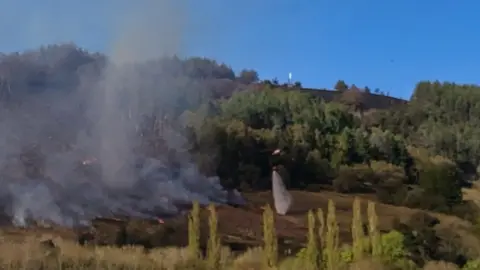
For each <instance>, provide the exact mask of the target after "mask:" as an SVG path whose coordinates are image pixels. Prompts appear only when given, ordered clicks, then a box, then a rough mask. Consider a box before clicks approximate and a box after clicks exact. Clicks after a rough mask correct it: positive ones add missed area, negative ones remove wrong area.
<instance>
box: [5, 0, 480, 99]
mask: <svg viewBox="0 0 480 270" xmlns="http://www.w3.org/2000/svg"><path fill="white" fill-rule="evenodd" d="M157 1H165V2H166V1H167V0H157ZM179 1H180V0H179ZM181 1H183V2H185V3H183V6H182V8H181V10H182V13H181V15H180V13H178V14H176V13H175V14H169V13H173V12H172V11H171V10H170V11H167V12H166V13H167V15H165V16H171V17H172V18H169V19H168V20H166V24H168V23H170V22H172V23H175V24H178V23H179V21H180V22H182V23H181V27H180V26H178V25H176V26H175V27H178V33H177V35H179V36H181V39H180V38H179V37H175V38H177V39H179V40H181V42H180V45H179V46H178V47H179V50H180V53H181V54H183V55H198V56H207V57H212V58H215V59H217V60H218V61H220V62H225V63H227V64H228V65H231V66H232V67H233V68H234V69H235V70H239V69H242V68H253V69H256V70H257V71H258V72H259V73H260V76H261V77H262V78H265V79H270V78H274V77H277V78H278V79H279V80H280V81H285V80H286V79H287V76H288V73H289V72H292V73H293V79H294V80H299V81H301V82H302V83H303V85H304V86H307V87H319V88H331V87H332V86H333V85H334V84H335V82H336V81H337V80H338V79H343V80H345V81H346V82H347V83H355V84H356V85H357V86H360V87H362V86H365V85H367V86H369V87H370V88H372V89H374V88H380V89H381V90H383V91H385V92H389V93H390V95H392V96H397V97H402V98H409V97H410V95H411V91H412V90H413V88H414V86H415V83H416V82H418V81H420V80H424V79H430V80H434V79H439V80H442V81H443V80H448V81H455V82H459V83H476V84H480V71H479V68H478V67H479V63H480V46H479V44H480V28H479V27H480V1H474V0H461V1H453V0H295V1H294V0H255V1H254V0H223V1H222V0H181ZM147 2H149V1H148V0H131V1H129V0H82V1H66V0H41V1H40V0H1V9H0V35H1V36H2V41H1V42H0V51H2V52H11V51H19V50H20V51H21V50H25V49H30V48H35V47H38V46H40V45H42V44H50V43H56V42H66V41H73V42H75V43H76V44H77V45H79V46H81V47H84V48H86V49H88V50H92V51H102V52H107V53H108V52H109V51H110V48H111V46H112V44H113V43H114V42H115V40H116V37H117V35H118V32H119V29H121V28H120V27H119V22H122V21H123V18H131V16H130V13H131V12H132V10H133V9H136V10H137V11H140V13H142V12H143V11H145V12H147V11H148V12H149V14H157V11H156V10H155V7H157V6H155V5H152V4H148V3H147ZM158 14H160V15H161V14H165V12H163V13H162V11H158ZM177 15H178V16H177ZM146 16H147V15H146ZM149 16H152V15H149ZM176 16H177V17H179V18H176ZM174 17H175V18H174ZM125 20H127V19H125ZM173 21H174V22H173ZM164 22H165V20H164ZM180 28H181V30H180ZM152 29H154V28H152ZM152 29H150V30H152ZM474 64H475V65H474Z"/></svg>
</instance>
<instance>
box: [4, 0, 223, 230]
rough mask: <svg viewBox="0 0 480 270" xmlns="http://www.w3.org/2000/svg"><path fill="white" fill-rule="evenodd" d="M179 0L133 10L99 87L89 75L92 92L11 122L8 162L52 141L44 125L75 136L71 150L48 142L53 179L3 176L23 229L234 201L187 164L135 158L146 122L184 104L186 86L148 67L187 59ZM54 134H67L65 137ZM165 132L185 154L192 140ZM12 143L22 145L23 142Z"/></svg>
mask: <svg viewBox="0 0 480 270" xmlns="http://www.w3.org/2000/svg"><path fill="white" fill-rule="evenodd" d="M135 2H137V1H135ZM175 2H176V1H138V4H137V5H136V6H135V5H134V7H132V8H130V9H128V10H129V11H131V13H129V14H122V16H121V17H122V20H121V21H122V23H120V24H118V29H116V30H118V32H117V33H118V36H117V38H116V39H115V41H114V42H113V43H112V45H111V50H110V52H109V59H108V60H107V64H106V66H105V67H104V68H103V70H102V74H101V79H100V81H95V82H93V83H92V82H91V77H88V76H87V77H86V78H82V77H81V83H80V85H81V87H79V88H82V87H84V88H89V89H90V91H88V92H82V91H79V92H78V93H77V94H75V95H72V96H70V98H64V97H59V96H54V97H49V98H48V106H43V105H42V104H46V103H42V102H39V103H38V104H40V105H39V107H38V108H35V109H28V108H20V109H19V111H17V112H14V113H12V114H11V115H9V117H5V115H3V116H4V118H3V119H1V120H2V122H1V123H0V125H1V127H0V133H2V134H1V135H2V136H0V141H1V145H0V147H1V148H2V149H0V150H2V153H0V154H2V155H3V154H4V153H13V154H16V153H18V152H19V151H20V149H21V147H22V145H23V144H25V143H28V142H30V141H32V142H38V141H42V140H43V139H45V138H48V137H49V136H50V135H47V134H49V133H51V131H49V132H46V128H45V127H47V126H49V125H50V124H53V126H55V127H57V126H56V124H55V123H57V122H58V121H59V120H62V122H65V123H66V124H65V126H64V127H63V130H62V132H66V133H67V134H70V135H71V133H75V134H74V136H73V137H76V144H75V146H74V147H72V149H69V150H67V151H55V150H52V149H50V148H49V147H44V144H42V148H41V150H42V152H43V154H44V156H45V160H46V162H45V175H46V177H41V176H34V177H25V176H23V177H20V178H22V179H16V178H11V177H2V178H1V179H0V181H1V184H2V188H3V189H2V190H0V197H1V198H0V199H1V201H6V200H8V201H9V207H8V208H9V209H7V212H9V214H10V215H11V216H12V217H13V219H14V222H15V223H16V224H18V225H25V224H26V219H28V218H33V219H35V220H47V221H51V222H54V223H58V224H61V225H68V226H73V225H76V224H80V223H85V222H88V221H89V220H90V219H92V218H94V217H96V216H111V215H118V214H120V215H129V216H136V217H153V216H155V215H158V214H159V213H164V214H178V213H179V212H180V210H181V209H179V208H178V207H177V206H178V205H181V204H182V203H188V202H191V201H193V200H196V201H199V202H200V203H201V204H207V203H209V202H218V203H225V202H227V192H226V191H224V190H223V189H222V187H221V186H220V184H219V179H218V178H216V177H213V178H207V177H204V176H202V175H201V174H200V173H199V171H198V169H197V168H196V166H195V165H194V164H192V163H191V161H190V160H189V159H188V157H185V158H184V159H182V160H181V161H182V162H181V166H180V168H178V172H176V173H175V174H174V173H173V172H172V169H171V168H169V167H168V165H166V163H165V162H163V161H161V160H155V159H150V158H146V157H138V156H136V155H135V153H134V151H133V149H134V148H135V131H136V129H137V127H138V125H139V122H140V119H141V117H142V115H149V114H154V113H155V111H154V108H155V107H158V104H168V103H172V102H174V101H175V100H172V99H171V96H174V95H173V93H174V92H175V91H176V90H178V89H176V88H175V87H173V85H172V84H170V83H168V82H169V78H165V77H162V78H161V81H160V82H159V81H158V78H157V76H156V74H151V73H149V72H148V68H145V65H146V63H147V62H149V61H156V60H157V59H158V58H160V57H164V56H169V55H173V54H175V53H178V49H179V47H180V45H181V39H182V32H183V27H184V23H185V17H184V14H183V13H182V12H181V11H182V10H181V6H178V5H176V4H174V3H175ZM130 3H133V2H130ZM112 8H113V7H112ZM163 68H167V69H168V67H163ZM152 85H154V86H156V87H151V86H152ZM186 85H188V84H186ZM78 100H82V101H83V102H84V104H82V106H84V107H85V108H86V115H85V117H86V120H87V122H89V123H91V125H90V126H89V128H86V129H84V130H78V126H76V121H78V117H77V115H78V114H77V111H75V109H74V108H77V107H78V105H79V101H78ZM42 106H43V107H42ZM47 107H48V108H47ZM23 110H25V111H23ZM27 111H28V117H25V118H26V119H27V121H18V120H21V118H20V117H19V116H17V114H24V113H25V112H27ZM46 112H48V113H46ZM69 117H71V118H69ZM76 117H77V118H76ZM6 131H8V134H7V132H6ZM55 132H56V134H54V135H58V132H59V131H58V130H55ZM165 134H166V138H165V139H166V142H167V144H168V146H169V147H170V148H173V149H175V150H177V151H179V152H182V149H181V142H182V140H183V139H184V138H182V136H181V135H180V134H178V133H176V132H174V131H168V132H166V133H165ZM10 135H11V136H10ZM70 135H69V136H70ZM10 137H14V138H16V139H15V142H14V143H12V142H10V141H9V138H10ZM47 141H48V140H47ZM88 156H94V157H95V160H96V162H95V164H94V165H95V166H92V167H98V168H92V169H95V171H96V172H98V173H93V174H90V175H85V174H82V173H78V172H77V168H78V166H79V164H80V163H81V161H82V160H84V159H85V158H86V157H88Z"/></svg>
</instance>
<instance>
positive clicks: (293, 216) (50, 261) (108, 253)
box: [0, 191, 480, 270]
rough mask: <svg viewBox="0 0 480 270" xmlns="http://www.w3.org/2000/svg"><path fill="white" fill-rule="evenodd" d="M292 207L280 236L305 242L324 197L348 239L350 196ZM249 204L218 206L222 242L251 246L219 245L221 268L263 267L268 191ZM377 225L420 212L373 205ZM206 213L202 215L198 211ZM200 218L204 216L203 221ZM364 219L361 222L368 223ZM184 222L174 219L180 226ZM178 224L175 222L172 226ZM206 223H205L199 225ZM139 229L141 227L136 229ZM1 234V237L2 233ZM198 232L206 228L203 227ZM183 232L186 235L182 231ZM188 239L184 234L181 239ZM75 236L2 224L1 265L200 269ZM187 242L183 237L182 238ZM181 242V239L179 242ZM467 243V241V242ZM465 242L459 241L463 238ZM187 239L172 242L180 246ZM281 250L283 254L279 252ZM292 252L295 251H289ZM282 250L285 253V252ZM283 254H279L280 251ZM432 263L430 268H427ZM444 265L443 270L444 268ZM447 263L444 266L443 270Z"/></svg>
mask: <svg viewBox="0 0 480 270" xmlns="http://www.w3.org/2000/svg"><path fill="white" fill-rule="evenodd" d="M292 195H293V198H294V207H293V209H292V211H291V213H290V214H289V215H287V216H278V217H277V218H276V223H275V227H276V230H277V235H278V236H279V237H280V238H288V239H290V240H291V241H293V242H295V243H296V244H297V246H296V248H298V245H300V246H303V243H305V235H306V232H307V223H306V212H307V211H308V210H310V209H316V208H321V209H323V210H324V212H326V210H327V203H328V200H332V201H333V202H334V203H335V206H336V214H337V221H338V222H339V227H340V232H341V234H340V237H341V241H342V242H350V240H351V231H350V229H351V222H352V203H353V196H351V195H350V196H349V195H343V194H338V193H334V192H321V193H312V192H300V191H293V192H292ZM246 197H247V199H248V200H249V201H251V202H252V204H251V205H250V206H249V207H247V208H233V207H229V206H221V207H218V208H217V214H218V219H219V221H220V222H219V233H220V235H221V237H222V242H223V243H224V244H230V243H239V242H241V243H245V244H246V246H248V247H250V248H249V249H248V250H247V251H245V252H242V253H239V252H232V251H230V248H227V247H225V248H223V249H222V252H221V266H222V268H221V269H232V270H236V269H239V270H240V269H260V268H261V266H262V253H263V252H262V249H261V248H255V247H254V246H260V245H261V244H262V209H261V207H260V206H261V205H265V204H266V203H271V194H270V193H268V192H265V193H255V194H247V195H246ZM361 208H362V212H363V213H364V214H363V217H364V218H366V216H367V215H366V201H365V200H364V201H363V202H362V207H361ZM376 209H377V215H378V218H379V229H381V230H390V229H392V223H393V220H394V219H398V220H399V221H403V222H405V221H407V220H408V219H409V218H411V217H412V216H413V215H414V214H415V213H418V212H419V211H420V210H413V209H409V208H405V207H395V206H391V205H385V204H381V203H377V207H376ZM429 214H431V215H433V216H436V217H437V218H439V220H440V224H439V225H437V227H438V228H439V230H442V229H452V228H455V230H456V231H457V232H458V233H459V234H460V235H461V236H462V239H466V240H468V241H465V243H468V245H470V248H472V249H475V250H477V251H478V250H480V248H479V246H480V245H479V244H478V241H477V238H476V237H472V235H471V233H469V230H470V228H471V227H472V225H471V224H470V223H469V222H466V221H464V220H461V219H459V218H456V217H453V216H448V215H441V214H433V213H429ZM201 215H204V213H201ZM203 219H204V218H202V220H203ZM366 221H367V220H365V222H366ZM181 224H182V223H178V226H179V227H181V226H182V225H181ZM175 226H177V225H175ZM202 226H204V225H202ZM139 230H141V229H139ZM179 232H181V234H186V233H187V228H184V229H179ZM2 234H3V235H2ZM202 234H204V230H203V229H202ZM184 236H186V235H184ZM45 238H48V239H53V241H54V242H55V244H56V247H54V248H51V247H45V246H44V245H41V244H40V243H41V241H42V239H45ZM183 238H186V237H183ZM74 239H75V234H74V232H72V231H71V230H68V229H62V228H51V229H37V230H31V229H30V230H24V229H18V228H10V229H8V228H3V229H2V230H0V269H138V270H142V269H160V270H161V269H204V267H205V266H204V265H203V263H202V262H198V261H194V260H192V259H190V258H189V256H188V252H187V251H186V249H184V248H178V247H162V248H154V249H151V250H144V249H143V248H139V247H123V248H117V247H108V246H107V247H99V246H92V247H85V246H79V245H77V244H76V243H75V241H74ZM185 240H186V239H185ZM182 241H183V240H182ZM469 241H470V242H469ZM462 242H463V241H462ZM185 244H186V243H183V244H182V243H178V244H177V243H175V245H176V246H178V245H180V246H184V245H185ZM280 252H282V251H281V250H280ZM289 252H291V254H294V253H295V250H293V251H290V250H289ZM284 254H285V253H284ZM280 255H281V254H280ZM428 267H430V268H428ZM431 267H435V268H436V269H455V268H451V267H452V266H451V265H448V267H450V268H448V267H447V265H443V264H442V263H440V262H431V263H429V264H428V265H426V266H425V269H433V268H431ZM442 267H444V268H442ZM445 267H447V268H445ZM296 268H298V267H296V265H295V259H294V258H293V257H285V256H281V261H280V264H279V267H278V269H282V270H283V269H285V270H286V269H296ZM350 269H359V270H360V269H370V270H375V269H384V268H383V266H382V265H381V264H379V263H377V262H374V261H369V260H365V261H360V262H356V263H355V264H352V265H350Z"/></svg>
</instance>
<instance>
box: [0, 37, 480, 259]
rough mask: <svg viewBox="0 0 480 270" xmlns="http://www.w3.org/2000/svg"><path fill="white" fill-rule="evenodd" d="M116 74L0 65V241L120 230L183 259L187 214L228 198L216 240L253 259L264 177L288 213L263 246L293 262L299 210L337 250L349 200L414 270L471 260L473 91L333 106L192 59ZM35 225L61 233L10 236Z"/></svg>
mask: <svg viewBox="0 0 480 270" xmlns="http://www.w3.org/2000/svg"><path fill="white" fill-rule="evenodd" d="M114 60H115V59H109V58H108V57H106V56H104V55H102V54H94V53H90V52H87V51H84V50H82V49H79V48H77V47H76V46H74V45H71V44H67V45H52V46H48V47H44V48H40V49H38V50H32V51H29V52H24V53H16V54H10V55H5V56H2V58H1V59H0V103H1V107H0V149H1V151H0V153H1V159H0V167H1V169H0V175H1V178H0V179H1V183H2V185H3V186H4V187H5V188H3V189H1V192H0V203H1V204H0V205H1V206H2V207H3V208H4V211H3V212H4V214H2V216H5V218H6V221H8V222H10V221H12V220H13V221H14V224H10V225H8V226H7V225H5V226H4V227H3V229H4V233H5V234H6V235H8V236H13V238H15V236H18V237H20V238H21V237H23V236H25V235H29V234H32V233H33V234H35V233H54V234H55V233H58V232H60V233H61V235H62V237H64V238H70V239H73V238H75V237H76V236H77V235H76V234H75V232H74V231H73V230H72V229H71V228H72V227H76V226H79V225H81V224H85V223H88V222H90V221H91V220H98V217H100V220H101V221H105V220H107V223H108V224H110V223H109V222H110V221H111V219H110V218H112V216H116V217H119V216H121V217H122V218H125V219H126V220H133V221H134V222H138V223H139V224H144V225H142V226H146V227H140V228H136V227H135V226H133V225H132V226H133V227H129V228H131V229H132V230H133V231H134V232H135V233H133V234H132V235H136V233H141V232H145V231H147V230H146V228H149V227H150V226H151V227H154V229H158V230H160V231H161V232H165V231H167V232H168V230H171V231H170V232H172V234H171V235H172V238H168V237H167V238H163V237H159V238H155V237H153V236H151V235H147V236H144V237H143V238H141V239H140V240H138V241H139V242H138V243H140V242H141V244H143V245H147V244H146V243H150V244H151V245H153V244H152V243H151V241H154V240H155V239H156V240H155V241H157V242H156V245H161V246H163V245H166V244H176V245H178V244H185V242H186V241H187V238H186V234H185V233H186V231H187V227H188V226H187V225H186V219H184V218H183V214H184V210H185V208H188V207H190V205H191V201H192V200H198V201H201V202H202V203H203V204H208V203H210V202H216V203H218V202H220V203H221V204H223V203H224V202H225V196H226V195H225V192H224V190H223V189H227V190H233V189H237V190H240V191H241V192H243V193H244V194H245V197H246V198H247V201H248V206H247V207H244V208H232V207H230V206H225V205H223V206H221V207H219V208H218V214H219V219H220V220H221V222H222V223H221V225H220V227H219V229H220V232H221V233H222V235H223V236H224V237H227V238H228V237H230V240H232V239H236V240H234V241H233V243H230V244H233V245H234V246H235V245H237V248H238V249H244V248H245V247H246V246H249V245H258V244H259V243H261V235H260V234H261V213H262V209H261V207H262V206H263V205H265V204H266V203H268V202H270V199H271V194H270V193H269V192H268V191H267V190H269V189H270V188H271V170H272V166H275V167H276V168H277V169H278V171H279V173H280V175H281V176H282V177H283V180H284V181H285V183H286V185H287V186H288V188H289V189H290V190H292V193H293V196H294V201H295V204H294V207H293V209H292V211H291V213H289V215H287V216H285V217H278V222H277V223H276V224H277V230H278V233H279V236H280V238H282V237H286V238H293V239H294V240H295V241H293V240H292V241H293V243H294V244H295V248H297V249H298V248H300V247H301V246H302V245H303V242H304V240H305V239H304V238H303V237H304V235H305V232H306V231H307V225H306V222H305V217H306V214H307V212H308V210H310V209H315V208H322V209H323V210H324V211H325V212H326V211H327V203H328V200H331V201H332V202H334V203H335V205H337V211H338V225H339V226H340V238H341V240H342V242H343V243H345V244H347V243H350V242H351V236H352V235H351V228H350V223H351V220H352V218H351V215H352V203H353V198H354V197H355V196H358V197H362V198H365V199H368V200H371V201H375V202H377V205H378V218H379V221H380V229H381V230H382V232H383V233H386V232H387V231H390V230H392V229H395V230H398V231H400V232H401V233H402V234H403V235H404V236H405V239H406V240H405V245H406V246H408V248H409V254H410V255H411V256H412V259H413V260H414V261H415V263H417V265H418V266H423V264H424V263H425V262H427V261H432V260H435V261H438V260H443V261H448V262H452V263H456V264H457V265H460V266H462V265H463V264H464V263H465V261H466V260H474V259H477V258H478V254H480V252H479V251H480V249H479V247H478V246H477V240H478V239H477V237H478V230H477V227H478V224H477V218H478V207H477V206H476V200H475V199H472V198H470V197H468V199H469V200H470V201H467V200H466V199H467V197H465V198H464V197H463V193H462V189H463V191H464V193H465V191H466V189H467V190H468V187H469V185H471V183H472V181H474V180H475V179H477V178H478V173H479V171H480V170H479V169H478V168H479V165H480V154H479V153H480V143H479V142H478V139H477V138H478V137H479V135H480V125H479V124H480V123H479V119H480V105H479V104H480V94H479V93H480V91H478V90H480V87H479V86H475V85H457V84H454V83H449V82H429V81H424V82H419V83H418V85H417V86H416V87H415V89H414V91H413V95H412V99H411V100H410V101H408V102H407V101H404V100H400V99H395V98H392V97H388V96H383V95H378V94H372V93H369V92H368V91H364V89H359V88H357V87H355V86H354V85H353V84H352V85H351V86H346V84H345V83H344V82H343V83H340V82H341V81H339V82H337V85H336V86H335V89H338V90H335V91H328V90H315V89H302V88H301V87H300V84H298V83H297V84H295V86H292V87H286V86H285V85H282V84H281V83H278V82H269V81H264V82H260V81H259V78H258V74H257V72H256V71H254V70H243V71H242V72H240V74H235V73H234V72H233V71H232V69H231V68H230V67H228V66H227V65H225V64H220V63H217V62H216V61H214V60H211V59H205V58H196V57H193V58H188V59H180V58H177V57H170V58H162V59H151V60H150V61H147V62H139V63H117V62H115V61H114ZM339 85H340V86H341V87H340V86H339ZM318 97H320V98H318ZM275 149H280V150H282V151H281V153H282V154H281V155H279V156H272V152H273V151H274V150H275ZM25 194H28V195H25ZM465 194H467V195H469V196H471V195H472V194H473V193H472V192H470V193H468V192H466V193H465ZM172 216H174V217H173V218H172ZM158 217H162V218H163V217H165V220H166V223H165V225H160V224H154V225H152V223H151V220H152V219H153V220H155V218H158ZM102 218H106V219H102ZM437 219H438V220H437ZM431 220H433V221H431ZM416 221H417V223H415V222H416ZM8 222H7V223H8ZM125 222H126V221H125V220H123V219H122V220H120V221H115V220H114V222H113V223H114V224H123V225H124V224H125ZM438 222H439V224H436V223H438ZM42 223H46V224H49V223H56V224H57V227H58V224H60V225H61V226H59V227H58V228H57V229H55V230H51V229H45V228H38V227H35V228H36V229H19V226H20V225H22V226H29V225H31V224H42ZM127 223H128V222H127ZM135 224H137V223H135ZM135 224H134V225H135ZM145 224H147V225H145ZM123 225H121V226H123ZM115 226H117V225H115ZM115 226H113V227H108V229H107V230H106V232H105V233H106V234H107V238H108V235H109V233H112V232H113V234H116V233H115V232H118V230H116V229H115V228H114V227H115ZM172 227H175V228H172ZM204 229H205V230H206V227H205V226H204ZM172 230H173V231H172ZM413 232H415V233H413ZM177 234H182V235H183V236H182V237H181V236H180V235H177ZM173 236H175V237H173ZM177 236H178V237H177ZM109 239H110V240H109V241H110V242H109V241H106V242H107V243H109V244H113V242H114V241H113V240H115V239H116V238H115V237H113V238H109ZM112 239H113V240H112ZM453 239H454V240H453ZM227 240H228V239H227ZM227 240H226V241H227ZM230 240H228V241H230ZM112 241H113V242H112ZM230 242H232V241H230ZM242 243H243V244H245V245H244V246H242V247H240V248H239V247H238V245H242ZM116 244H125V242H122V243H116ZM434 246H438V248H434ZM440 247H441V248H440ZM427 250H428V252H427ZM466 250H468V252H467V251H466Z"/></svg>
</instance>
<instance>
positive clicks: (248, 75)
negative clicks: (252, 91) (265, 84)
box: [237, 69, 259, 84]
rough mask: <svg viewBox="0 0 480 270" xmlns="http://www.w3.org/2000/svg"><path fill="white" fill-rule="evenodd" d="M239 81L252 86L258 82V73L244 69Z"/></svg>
mask: <svg viewBox="0 0 480 270" xmlns="http://www.w3.org/2000/svg"><path fill="white" fill-rule="evenodd" d="M237 80H239V81H240V82H241V83H244V84H251V83H256V82H258V80H259V78H258V73H257V72H256V71H255V70H250V69H244V70H242V71H240V75H239V76H238V78H237Z"/></svg>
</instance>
